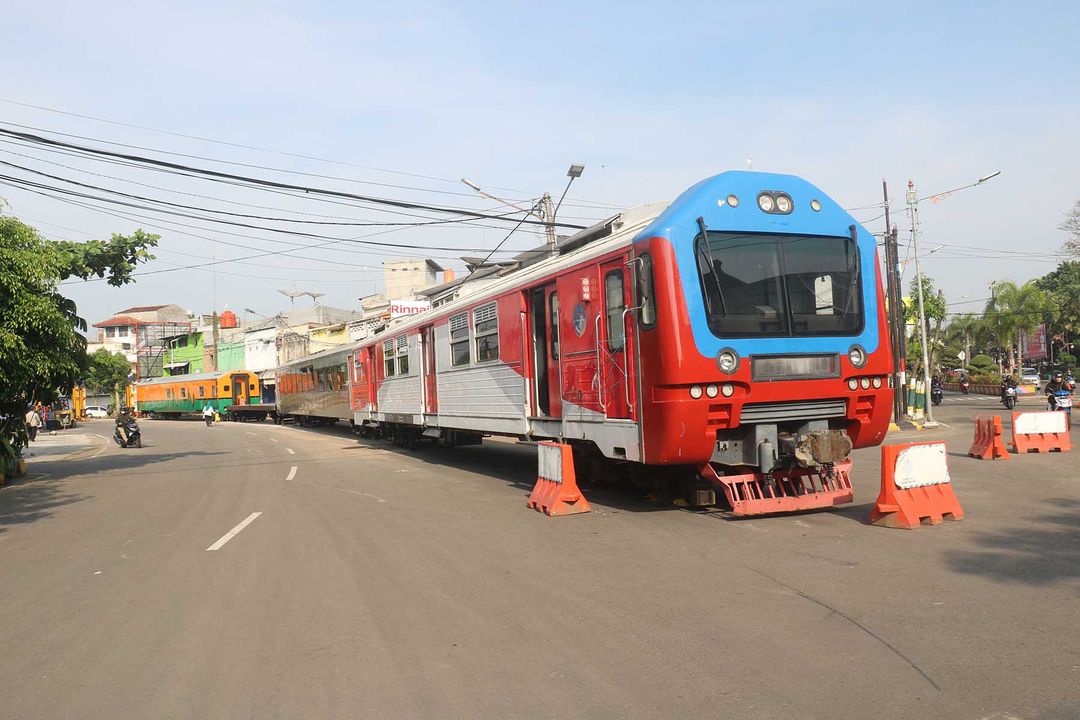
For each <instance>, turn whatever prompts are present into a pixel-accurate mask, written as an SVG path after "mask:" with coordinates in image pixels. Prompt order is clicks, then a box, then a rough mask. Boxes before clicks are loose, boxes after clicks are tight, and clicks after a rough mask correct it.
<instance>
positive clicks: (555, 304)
mask: <svg viewBox="0 0 1080 720" xmlns="http://www.w3.org/2000/svg"><path fill="white" fill-rule="evenodd" d="M549 306H550V309H549V312H550V313H551V317H550V318H549V319H548V320H549V322H548V327H549V328H551V331H550V332H549V333H548V334H549V335H550V336H551V359H552V360H558V359H559V296H558V295H557V294H555V293H551V295H550V299H549Z"/></svg>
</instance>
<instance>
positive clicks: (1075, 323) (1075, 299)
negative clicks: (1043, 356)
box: [1035, 260, 1080, 350]
mask: <svg viewBox="0 0 1080 720" xmlns="http://www.w3.org/2000/svg"><path fill="white" fill-rule="evenodd" d="M1035 284H1036V285H1037V286H1038V287H1039V289H1040V290H1043V291H1044V292H1046V293H1047V294H1048V295H1049V296H1050V300H1051V303H1052V304H1053V306H1054V309H1055V314H1054V317H1053V318H1051V322H1049V323H1048V325H1047V327H1048V329H1049V334H1050V337H1051V338H1054V337H1057V336H1060V337H1061V340H1062V347H1063V350H1065V349H1068V348H1069V346H1070V342H1071V341H1070V339H1069V338H1070V336H1072V337H1075V336H1076V334H1077V333H1080V262H1076V261H1073V260H1069V261H1066V262H1063V263H1061V264H1060V265H1058V266H1057V268H1056V269H1055V270H1052V271H1051V272H1048V273H1047V274H1045V275H1043V276H1042V277H1041V278H1038V279H1037V280H1035ZM1051 342H1053V341H1052V340H1051Z"/></svg>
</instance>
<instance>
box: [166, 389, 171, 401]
mask: <svg viewBox="0 0 1080 720" xmlns="http://www.w3.org/2000/svg"><path fill="white" fill-rule="evenodd" d="M165 399H166V400H172V389H171V388H165Z"/></svg>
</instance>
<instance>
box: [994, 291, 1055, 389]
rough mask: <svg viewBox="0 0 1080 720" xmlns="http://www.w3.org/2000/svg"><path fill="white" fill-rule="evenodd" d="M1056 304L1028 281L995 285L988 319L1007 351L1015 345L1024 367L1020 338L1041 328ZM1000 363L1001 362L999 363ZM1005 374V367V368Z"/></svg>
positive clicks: (1021, 364)
mask: <svg viewBox="0 0 1080 720" xmlns="http://www.w3.org/2000/svg"><path fill="white" fill-rule="evenodd" d="M1053 307H1054V305H1053V303H1052V302H1051V301H1050V297H1049V295H1047V293H1046V292H1044V291H1043V290H1040V289H1039V287H1038V286H1037V285H1036V284H1035V281H1034V280H1028V281H1027V282H1026V283H1024V284H1023V285H1017V284H1016V283H1014V282H1012V281H1011V280H1003V281H1000V282H995V283H994V286H993V297H992V298H990V301H989V302H988V303H987V304H986V313H985V314H984V316H983V317H984V319H985V320H986V324H987V325H988V326H989V327H990V328H991V330H992V332H993V333H994V335H995V337H997V340H998V342H999V343H1001V344H1003V345H1004V346H1005V348H1006V349H1008V348H1011V347H1012V344H1013V343H1014V342H1015V343H1016V346H1017V348H1018V353H1019V365H1020V367H1021V368H1022V367H1023V366H1024V348H1023V346H1022V345H1021V344H1020V335H1021V333H1024V332H1031V331H1032V330H1034V329H1035V328H1037V327H1039V325H1040V324H1042V322H1043V320H1044V316H1045V315H1046V314H1048V313H1051V312H1052V310H1053ZM999 364H1000V363H999ZM1002 371H1003V372H1004V368H1002Z"/></svg>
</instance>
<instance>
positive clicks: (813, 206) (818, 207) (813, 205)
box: [810, 200, 821, 212]
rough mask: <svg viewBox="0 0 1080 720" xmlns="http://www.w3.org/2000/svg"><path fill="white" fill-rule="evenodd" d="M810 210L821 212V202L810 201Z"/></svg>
mask: <svg viewBox="0 0 1080 720" xmlns="http://www.w3.org/2000/svg"><path fill="white" fill-rule="evenodd" d="M810 209H811V210H813V211H814V212H821V201H820V200H811V201H810Z"/></svg>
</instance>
